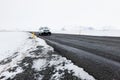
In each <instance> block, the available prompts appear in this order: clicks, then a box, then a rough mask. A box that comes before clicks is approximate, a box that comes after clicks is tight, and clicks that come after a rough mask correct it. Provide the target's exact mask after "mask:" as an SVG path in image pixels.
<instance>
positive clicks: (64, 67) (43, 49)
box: [0, 32, 95, 80]
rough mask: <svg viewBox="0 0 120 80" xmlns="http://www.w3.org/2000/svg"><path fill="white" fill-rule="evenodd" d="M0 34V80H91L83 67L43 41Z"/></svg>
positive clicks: (4, 33)
mask: <svg viewBox="0 0 120 80" xmlns="http://www.w3.org/2000/svg"><path fill="white" fill-rule="evenodd" d="M0 35H1V36H2V39H1V40H0V43H1V46H0V50H1V53H0V58H1V59H0V80H6V79H13V80H16V79H19V80H25V79H26V78H27V79H28V80H61V79H66V80H68V78H71V79H74V80H79V79H83V80H84V79H85V80H95V79H94V77H93V76H91V75H89V74H88V73H87V72H85V71H84V70H83V68H80V67H78V66H76V65H74V64H73V63H72V62H71V61H70V60H67V59H66V58H65V57H62V56H60V55H58V54H57V53H56V52H54V49H53V48H52V47H50V46H49V45H47V44H46V42H45V41H44V40H43V39H40V38H37V37H36V38H35V39H33V38H32V35H31V34H30V33H25V32H1V34H0ZM8 36H9V38H8ZM7 44H9V45H8V46H6V45H7ZM3 47H4V48H3ZM8 51H9V52H8ZM4 54H5V55H4Z"/></svg>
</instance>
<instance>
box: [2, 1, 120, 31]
mask: <svg viewBox="0 0 120 80" xmlns="http://www.w3.org/2000/svg"><path fill="white" fill-rule="evenodd" d="M119 4H120V1H119V0H0V27H1V28H3V27H4V28H18V29H19V28H38V27H39V26H51V27H63V26H69V25H72V26H74V25H75V26H76V25H77V26H93V27H96V28H100V27H104V26H112V28H116V29H117V28H119V29H120V5H119Z"/></svg>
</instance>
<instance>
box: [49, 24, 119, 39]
mask: <svg viewBox="0 0 120 80" xmlns="http://www.w3.org/2000/svg"><path fill="white" fill-rule="evenodd" d="M51 31H52V32H53V33H62V34H63V33H64V34H77V35H90V36H112V37H120V29H118V30H117V29H109V28H108V29H104V28H101V29H94V28H92V27H79V26H68V27H64V28H57V29H56V28H51Z"/></svg>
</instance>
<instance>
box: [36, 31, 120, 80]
mask: <svg viewBox="0 0 120 80" xmlns="http://www.w3.org/2000/svg"><path fill="white" fill-rule="evenodd" d="M36 35H37V36H39V35H38V33H36ZM39 37H41V38H43V39H45V40H46V42H47V43H48V44H49V45H51V46H52V47H54V49H55V51H57V52H58V53H59V54H61V55H62V56H65V57H67V58H68V59H70V60H72V61H73V62H74V63H75V64H76V65H78V66H79V67H82V68H84V70H85V71H87V72H88V73H89V74H91V75H93V76H94V77H95V78H96V79H98V80H120V37H97V36H84V35H66V34H52V35H51V36H39Z"/></svg>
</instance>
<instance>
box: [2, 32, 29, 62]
mask: <svg viewBox="0 0 120 80" xmlns="http://www.w3.org/2000/svg"><path fill="white" fill-rule="evenodd" d="M26 37H27V35H26V33H23V32H0V60H2V59H4V58H6V57H7V56H10V55H11V54H13V53H14V52H15V50H17V49H19V46H21V45H22V42H24V41H25V39H26Z"/></svg>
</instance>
